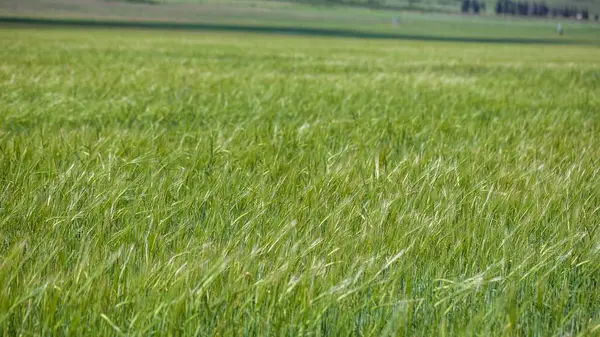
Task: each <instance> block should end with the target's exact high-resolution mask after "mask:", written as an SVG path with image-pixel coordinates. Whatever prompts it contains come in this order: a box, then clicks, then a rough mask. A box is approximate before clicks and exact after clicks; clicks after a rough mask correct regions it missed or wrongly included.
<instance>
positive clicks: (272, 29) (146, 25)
mask: <svg viewBox="0 0 600 337" xmlns="http://www.w3.org/2000/svg"><path fill="white" fill-rule="evenodd" d="M0 24H17V25H38V26H62V27H95V28H143V29H167V30H192V31H193V30H196V31H223V32H247V33H269V34H288V35H304V36H323V37H344V38H358V39H387V40H414V41H440V42H473V43H517V44H563V45H566V44H577V43H578V42H576V41H572V40H571V41H569V40H556V39H530V38H501V37H500V38H493V37H454V36H431V35H415V34H390V33H376V32H365V31H357V30H344V29H328V28H309V27H277V26H249V25H236V24H213V23H170V22H150V21H100V20H91V19H40V18H15V17H0Z"/></svg>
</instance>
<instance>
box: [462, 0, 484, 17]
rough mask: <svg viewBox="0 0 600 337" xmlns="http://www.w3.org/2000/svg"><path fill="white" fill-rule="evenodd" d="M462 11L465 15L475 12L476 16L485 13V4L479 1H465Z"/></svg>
mask: <svg viewBox="0 0 600 337" xmlns="http://www.w3.org/2000/svg"><path fill="white" fill-rule="evenodd" d="M461 11H462V12H463V13H469V12H470V11H473V13H474V14H479V12H485V2H483V1H477V0H463V2H462V6H461Z"/></svg>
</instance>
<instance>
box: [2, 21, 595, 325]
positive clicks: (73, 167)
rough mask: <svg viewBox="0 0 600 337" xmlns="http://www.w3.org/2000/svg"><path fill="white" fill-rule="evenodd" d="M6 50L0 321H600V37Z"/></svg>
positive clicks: (26, 37) (178, 41)
mask: <svg viewBox="0 0 600 337" xmlns="http://www.w3.org/2000/svg"><path fill="white" fill-rule="evenodd" d="M0 43H1V44H2V46H3V47H2V48H0V335H5V336H16V335H22V336H30V335H72V336H92V335H105V336H118V335H131V336H133V335H137V336H149V335H160V336H178V335H189V336H191V335H199V336H233V335H247V336H266V335H272V336H288V335H289V336H292V335H294V336H297V335H316V336H348V335H366V336H444V335H445V336H503V335H506V336H595V335H598V333H600V311H599V309H598V308H600V292H599V291H598V289H599V285H598V282H599V281H600V232H599V231H598V230H597V227H598V225H599V223H600V214H599V211H600V207H599V206H600V161H599V158H600V137H599V135H600V110H599V107H600V95H598V87H600V49H598V48H597V47H592V46H569V47H565V46H551V45H535V46H528V45H498V44H495V45H492V44H490V45H482V44H458V43H456V44H452V43H433V42H430V43H426V42H403V41H371V40H351V39H324V38H307V37H283V36H276V35H274V36H269V35H251V34H247V35H243V34H218V33H184V32H163V31H151V32H145V31H133V30H130V31H118V30H105V31H102V30H78V31H75V30H61V29H52V30H49V29H47V30H35V29H25V28H9V27H4V28H3V29H0Z"/></svg>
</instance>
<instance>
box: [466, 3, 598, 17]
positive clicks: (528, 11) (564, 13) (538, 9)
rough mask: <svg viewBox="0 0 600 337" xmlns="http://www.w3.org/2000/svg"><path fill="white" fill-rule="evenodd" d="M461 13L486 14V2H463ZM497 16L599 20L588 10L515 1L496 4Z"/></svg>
mask: <svg viewBox="0 0 600 337" xmlns="http://www.w3.org/2000/svg"><path fill="white" fill-rule="evenodd" d="M461 12H463V13H465V14H466V13H473V14H479V13H480V12H485V2H483V1H482V0H480V1H477V0H462V3H461ZM496 14H498V15H519V16H537V17H547V16H552V17H564V18H576V19H578V20H590V19H594V20H596V21H597V20H598V15H597V14H596V15H595V16H593V17H591V16H590V13H589V12H588V10H587V9H582V10H578V9H577V8H576V7H573V6H564V7H556V8H550V7H549V6H548V5H547V4H546V3H545V2H541V3H537V2H535V1H534V2H531V3H530V2H526V1H513V0H498V2H496Z"/></svg>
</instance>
